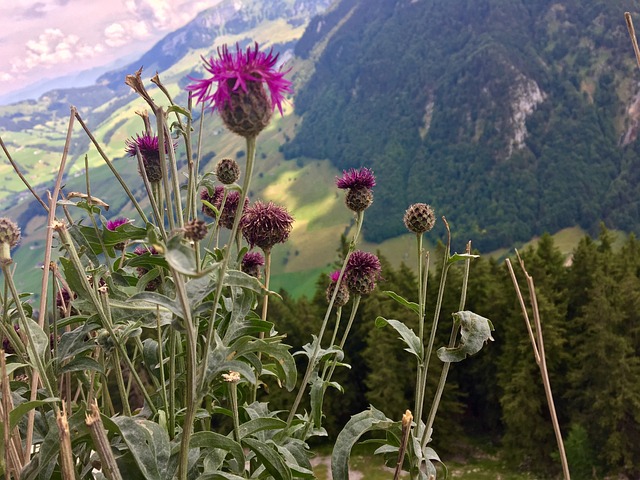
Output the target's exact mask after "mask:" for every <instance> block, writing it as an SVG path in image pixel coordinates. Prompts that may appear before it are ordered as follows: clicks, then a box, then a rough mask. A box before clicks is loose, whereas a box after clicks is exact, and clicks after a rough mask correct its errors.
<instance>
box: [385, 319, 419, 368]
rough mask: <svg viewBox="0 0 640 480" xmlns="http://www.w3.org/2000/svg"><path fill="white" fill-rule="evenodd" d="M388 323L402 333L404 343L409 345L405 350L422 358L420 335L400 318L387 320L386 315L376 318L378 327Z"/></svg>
mask: <svg viewBox="0 0 640 480" xmlns="http://www.w3.org/2000/svg"><path fill="white" fill-rule="evenodd" d="M386 325H391V326H392V327H393V328H394V329H395V330H396V332H398V333H399V334H400V338H401V339H402V340H403V341H404V343H405V344H406V345H407V347H408V348H405V350H406V351H407V352H409V353H412V354H413V355H415V356H416V357H418V359H419V360H422V355H423V353H422V348H423V347H422V344H421V342H420V339H419V338H418V336H417V335H416V334H415V333H414V332H413V330H411V329H410V328H409V327H407V326H406V325H405V324H404V323H402V322H400V321H398V320H387V319H386V318H384V317H377V318H376V327H378V328H382V327H384V326H386Z"/></svg>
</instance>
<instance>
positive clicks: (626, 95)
mask: <svg viewBox="0 0 640 480" xmlns="http://www.w3.org/2000/svg"><path fill="white" fill-rule="evenodd" d="M634 7H635V4H634V3H633V2H631V1H620V2H616V4H615V8H613V7H612V4H611V3H610V2H605V1H588V2H587V1H580V0H567V1H563V2H556V1H551V0H533V1H522V0H340V1H339V2H338V3H337V4H336V5H335V6H334V7H333V8H332V9H330V10H329V11H327V12H325V13H324V14H323V15H322V16H319V17H317V18H315V19H314V20H312V22H311V24H310V25H309V27H308V28H307V30H306V32H305V34H304V35H303V37H302V38H301V39H300V41H299V42H298V43H297V44H296V49H295V53H296V55H297V56H298V57H300V58H306V59H309V60H310V61H313V63H314V72H313V74H312V75H311V77H310V78H309V79H308V81H307V82H306V84H305V85H304V87H303V88H302V89H301V90H300V91H299V92H298V95H297V96H296V113H297V114H298V115H301V116H302V120H303V121H302V122H301V123H300V125H299V128H298V130H297V132H296V135H295V137H294V138H293V140H292V141H291V142H290V143H289V144H287V145H285V148H284V153H285V155H286V156H287V157H288V158H298V157H301V156H303V157H311V158H327V159H330V160H331V161H332V162H333V163H334V164H335V165H336V166H337V167H339V168H350V167H358V166H360V165H363V164H364V165H366V166H369V167H371V168H373V169H374V171H375V173H376V174H377V175H378V186H377V187H376V193H375V194H376V200H375V202H374V204H373V206H372V207H371V209H370V211H369V212H370V213H369V212H368V214H367V222H366V223H365V228H366V231H365V235H366V237H367V238H369V239H370V240H373V241H382V240H384V239H387V238H390V237H394V236H396V235H399V234H401V233H403V232H404V231H405V230H404V226H403V224H402V215H403V212H404V210H405V209H406V208H407V206H408V205H409V204H411V203H413V202H425V203H430V204H432V205H433V206H434V207H435V208H436V212H437V214H439V215H443V214H444V215H446V217H447V219H448V221H449V222H450V224H451V225H452V231H453V233H454V239H459V241H457V242H456V243H457V246H458V248H462V245H463V242H465V241H466V240H467V239H473V241H474V245H475V246H476V247H478V248H480V249H481V250H484V251H487V250H493V249H495V248H499V247H503V246H509V245H513V244H514V243H515V242H521V241H525V240H527V239H529V238H531V237H533V236H535V235H538V234H541V233H543V232H545V231H549V232H556V231H558V230H560V229H563V228H565V227H570V226H574V225H579V226H581V227H582V228H584V229H586V230H587V231H590V232H593V231H594V230H595V229H596V228H597V226H598V224H599V222H600V221H604V222H605V223H606V224H607V225H608V226H609V227H611V228H620V229H623V230H627V231H635V232H640V216H639V215H638V213H640V212H639V211H638V204H637V200H636V199H637V198H638V193H640V190H639V188H638V186H639V183H638V180H639V179H640V178H639V177H638V175H639V174H638V169H637V168H633V165H634V163H635V159H636V158H637V154H638V153H639V151H640V144H639V143H638V142H637V140H636V139H637V125H638V114H639V113H640V110H639V109H638V107H639V105H640V90H639V88H638V85H637V82H636V81H634V77H635V76H637V75H638V71H637V66H636V65H635V61H634V57H633V52H632V49H631V44H630V41H629V37H628V34H627V31H626V25H625V21H624V17H623V12H624V11H625V10H628V11H632V12H633V11H634Z"/></svg>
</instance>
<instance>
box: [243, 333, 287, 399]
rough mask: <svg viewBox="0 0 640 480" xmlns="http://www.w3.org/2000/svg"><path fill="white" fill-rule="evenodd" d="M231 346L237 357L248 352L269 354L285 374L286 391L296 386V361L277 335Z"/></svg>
mask: <svg viewBox="0 0 640 480" xmlns="http://www.w3.org/2000/svg"><path fill="white" fill-rule="evenodd" d="M233 348H234V350H235V351H236V355H237V356H238V357H241V356H244V355H247V354H249V353H258V352H262V353H263V354H265V355H269V356H270V357H272V358H273V359H275V360H276V361H277V362H278V364H279V365H280V366H281V367H282V370H283V372H284V374H285V378H284V384H285V388H286V389H287V390H288V391H291V390H293V389H294V388H295V386H296V381H297V375H298V370H297V369H296V362H295V360H294V359H293V356H292V355H291V353H289V348H290V347H289V346H288V345H285V344H283V343H280V339H279V337H272V338H267V339H264V340H252V341H249V342H247V343H245V344H244V345H242V346H236V344H235V343H234V344H233Z"/></svg>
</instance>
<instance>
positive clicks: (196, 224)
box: [184, 219, 208, 242]
mask: <svg viewBox="0 0 640 480" xmlns="http://www.w3.org/2000/svg"><path fill="white" fill-rule="evenodd" d="M207 232H208V230H207V224H206V223H205V222H204V221H203V220H198V219H193V220H191V221H189V222H187V223H186V224H185V226H184V238H186V239H187V240H191V241H193V242H199V241H200V240H203V239H204V238H205V237H206V236H207Z"/></svg>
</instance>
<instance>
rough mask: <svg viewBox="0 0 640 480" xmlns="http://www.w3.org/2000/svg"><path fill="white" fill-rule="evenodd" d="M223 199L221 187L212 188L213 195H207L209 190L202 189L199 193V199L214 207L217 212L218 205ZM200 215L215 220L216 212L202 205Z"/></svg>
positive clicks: (222, 188)
mask: <svg viewBox="0 0 640 480" xmlns="http://www.w3.org/2000/svg"><path fill="white" fill-rule="evenodd" d="M223 197H224V187H223V186H222V185H218V186H216V188H214V190H213V193H209V190H208V189H206V188H204V189H202V191H201V192H200V199H202V200H206V201H207V202H209V203H210V204H211V205H213V206H214V207H216V208H217V209H218V210H219V209H220V205H221V204H222V198H223ZM202 213H204V214H205V215H206V216H208V217H211V218H216V217H217V215H216V212H214V211H213V210H212V209H211V207H209V206H207V205H205V204H204V203H203V204H202Z"/></svg>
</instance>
